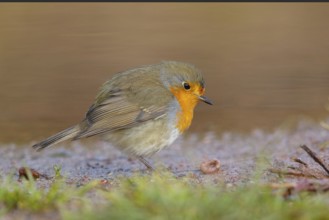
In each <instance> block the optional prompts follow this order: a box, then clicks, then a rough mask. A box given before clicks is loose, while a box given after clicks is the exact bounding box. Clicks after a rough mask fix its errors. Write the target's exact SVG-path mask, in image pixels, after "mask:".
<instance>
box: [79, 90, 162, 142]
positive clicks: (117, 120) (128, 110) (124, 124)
mask: <svg viewBox="0 0 329 220" xmlns="http://www.w3.org/2000/svg"><path fill="white" fill-rule="evenodd" d="M166 110H167V105H164V104H161V105H149V106H140V105H138V104H136V103H133V102H131V101H129V100H128V99H127V97H126V96H125V95H124V94H123V93H121V92H117V93H115V94H112V95H111V96H109V97H108V98H107V99H105V100H104V101H103V102H101V103H99V104H95V105H93V106H91V107H90V109H89V111H88V112H87V114H86V118H85V120H84V121H83V123H82V129H81V132H80V133H79V134H77V136H76V137H75V138H74V139H79V138H83V137H90V136H94V135H97V134H102V133H106V132H111V131H114V130H119V129H125V128H130V127H134V126H136V125H138V124H139V123H143V122H145V121H148V120H152V119H157V118H160V117H162V116H164V115H165V114H166Z"/></svg>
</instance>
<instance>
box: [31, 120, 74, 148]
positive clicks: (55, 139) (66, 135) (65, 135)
mask: <svg viewBox="0 0 329 220" xmlns="http://www.w3.org/2000/svg"><path fill="white" fill-rule="evenodd" d="M79 131H80V127H79V125H75V126H73V127H70V128H67V129H65V130H64V131H61V132H59V133H57V134H55V135H53V136H50V137H49V138H47V139H45V140H43V141H41V142H39V143H37V144H35V145H33V146H32V147H33V148H34V149H36V150H37V151H40V150H42V149H43V148H46V147H50V146H52V145H54V144H57V143H59V142H62V141H66V140H69V139H72V138H74V137H75V136H76V135H77V134H78V133H79Z"/></svg>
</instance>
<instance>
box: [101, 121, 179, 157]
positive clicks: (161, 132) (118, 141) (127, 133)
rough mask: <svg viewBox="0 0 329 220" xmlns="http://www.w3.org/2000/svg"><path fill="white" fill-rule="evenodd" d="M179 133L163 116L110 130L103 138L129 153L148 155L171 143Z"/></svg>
mask: <svg viewBox="0 0 329 220" xmlns="http://www.w3.org/2000/svg"><path fill="white" fill-rule="evenodd" d="M179 134H180V132H179V130H178V129H177V128H176V127H175V126H174V123H168V121H167V120H166V118H163V119H159V120H154V121H148V122H144V123H141V124H139V125H138V126H136V127H133V128H129V129H124V130H119V131H115V132H111V133H108V134H105V135H103V138H104V139H105V140H106V141H109V142H111V143H113V144H114V145H115V146H116V147H117V148H119V149H120V150H122V151H125V152H127V153H129V154H132V155H136V156H150V155H152V154H154V153H156V152H158V151H159V150H161V149H162V148H164V147H166V146H168V145H170V144H172V143H173V142H174V141H175V140H176V139H177V137H178V136H179Z"/></svg>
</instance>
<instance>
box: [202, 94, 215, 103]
mask: <svg viewBox="0 0 329 220" xmlns="http://www.w3.org/2000/svg"><path fill="white" fill-rule="evenodd" d="M199 99H200V100H201V101H203V102H205V103H207V104H208V105H213V104H212V101H210V99H208V98H207V97H205V96H203V95H200V96H199Z"/></svg>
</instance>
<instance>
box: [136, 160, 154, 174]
mask: <svg viewBox="0 0 329 220" xmlns="http://www.w3.org/2000/svg"><path fill="white" fill-rule="evenodd" d="M137 158H138V159H139V161H140V162H142V163H143V164H144V165H145V166H146V167H147V169H149V170H152V171H153V170H154V168H153V167H152V165H151V164H150V163H149V162H148V161H147V160H146V159H145V158H144V157H142V156H138V157H137Z"/></svg>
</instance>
